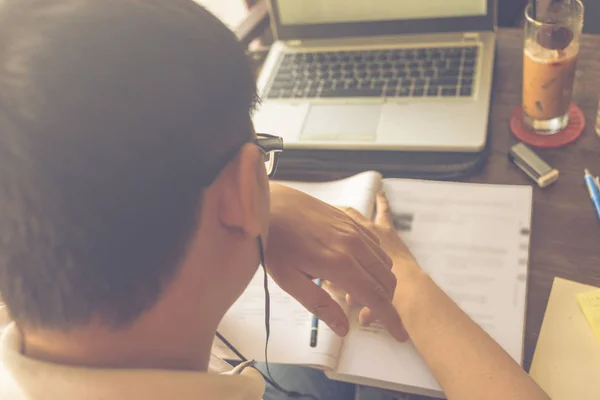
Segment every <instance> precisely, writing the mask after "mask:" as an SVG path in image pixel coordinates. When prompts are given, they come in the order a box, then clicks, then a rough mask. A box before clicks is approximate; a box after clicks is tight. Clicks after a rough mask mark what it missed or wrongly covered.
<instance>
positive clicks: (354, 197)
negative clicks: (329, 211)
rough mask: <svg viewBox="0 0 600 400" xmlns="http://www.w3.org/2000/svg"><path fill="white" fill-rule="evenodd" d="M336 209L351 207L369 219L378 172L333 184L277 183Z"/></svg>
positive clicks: (376, 188) (379, 183)
mask: <svg viewBox="0 0 600 400" xmlns="http://www.w3.org/2000/svg"><path fill="white" fill-rule="evenodd" d="M279 183H282V184H284V185H286V186H289V187H292V188H294V189H297V190H300V191H301V192H304V193H308V194H310V195H311V196H313V197H316V198H317V199H319V200H321V201H324V202H325V203H329V204H332V205H334V206H337V207H352V208H354V209H355V210H356V211H358V212H360V213H361V214H363V215H365V216H367V217H368V218H371V216H372V214H373V208H374V204H375V195H376V194H377V192H378V191H379V190H380V188H381V175H380V174H379V172H375V171H367V172H362V173H360V174H358V175H354V176H351V177H349V178H346V179H342V180H339V181H333V182H279Z"/></svg>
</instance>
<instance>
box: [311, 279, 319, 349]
mask: <svg viewBox="0 0 600 400" xmlns="http://www.w3.org/2000/svg"><path fill="white" fill-rule="evenodd" d="M315 283H316V284H317V285H318V286H321V279H317V280H316V281H315ZM318 336H319V318H317V316H316V315H314V314H313V316H312V324H311V327H310V347H317V337H318Z"/></svg>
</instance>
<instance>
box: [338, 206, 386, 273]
mask: <svg viewBox="0 0 600 400" xmlns="http://www.w3.org/2000/svg"><path fill="white" fill-rule="evenodd" d="M343 210H344V212H345V213H346V214H348V216H349V217H350V218H352V219H353V220H354V222H355V224H356V226H357V227H358V228H359V229H360V231H361V232H362V233H364V234H365V235H366V236H367V237H369V238H371V239H374V242H375V243H373V244H372V245H371V249H372V250H373V251H374V252H375V253H376V254H377V256H378V257H379V258H380V259H381V261H382V262H383V263H384V264H385V265H386V266H387V267H388V268H390V269H391V268H392V264H393V261H392V259H391V258H390V256H389V255H388V254H387V253H386V252H385V251H384V250H383V249H382V248H381V246H380V245H379V243H380V241H379V238H378V237H377V235H375V234H374V233H373V231H371V230H370V229H369V228H367V226H365V225H369V224H370V223H371V222H370V221H369V220H368V219H367V218H365V217H364V216H363V215H362V214H361V213H359V212H358V211H356V210H355V209H353V208H344V209H343Z"/></svg>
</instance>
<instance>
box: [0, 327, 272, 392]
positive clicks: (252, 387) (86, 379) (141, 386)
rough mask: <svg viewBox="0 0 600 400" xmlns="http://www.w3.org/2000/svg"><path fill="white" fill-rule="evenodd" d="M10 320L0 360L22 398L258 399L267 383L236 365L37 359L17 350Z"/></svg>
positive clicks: (18, 341)
mask: <svg viewBox="0 0 600 400" xmlns="http://www.w3.org/2000/svg"><path fill="white" fill-rule="evenodd" d="M21 342H22V338H21V335H20V333H19V331H18V329H17V327H16V325H15V324H14V323H12V324H11V325H10V326H9V327H8V328H7V329H6V331H5V332H4V333H3V335H2V338H1V339H0V363H2V364H3V366H4V368H5V369H6V371H7V372H8V373H9V374H10V375H11V376H12V379H13V380H14V381H15V382H16V384H17V386H18V387H19V388H20V390H21V391H22V392H24V393H25V394H26V397H25V398H26V399H35V400H37V399H49V398H52V399H54V398H57V399H58V398H60V399H65V400H67V399H81V398H85V399H89V400H96V399H98V400H99V399H115V400H118V399H149V400H151V399H165V398H176V399H193V400H198V399H201V398H203V399H204V398H218V399H231V400H258V399H260V398H261V396H262V395H263V393H264V390H265V383H264V380H263V379H262V377H261V376H260V374H259V373H258V371H256V370H255V369H254V368H246V367H247V365H246V364H242V365H240V366H238V367H237V368H236V369H234V370H233V371H231V372H230V373H228V374H222V375H217V374H210V373H206V372H196V371H174V370H158V369H110V368H105V369H99V368H85V367H73V366H66V365H59V364H53V363H49V362H44V361H39V360H35V359H32V358H29V357H27V356H25V355H23V354H22V353H21V351H20V348H21ZM1 393H2V392H1V390H0V394H1Z"/></svg>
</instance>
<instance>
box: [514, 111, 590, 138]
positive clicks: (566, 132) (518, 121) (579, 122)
mask: <svg viewBox="0 0 600 400" xmlns="http://www.w3.org/2000/svg"><path fill="white" fill-rule="evenodd" d="M584 128H585V117H584V115H583V111H581V109H580V108H579V107H577V106H576V105H575V104H572V103H571V107H569V125H568V126H567V127H566V128H565V129H563V130H562V131H559V132H556V133H555V134H553V135H540V134H537V133H535V132H533V131H530V130H529V129H528V128H527V127H526V126H525V123H524V122H523V107H522V106H520V105H519V106H517V107H515V109H514V110H513V113H512V115H511V116H510V130H511V131H512V133H513V134H514V135H515V136H516V137H517V139H519V140H520V141H522V142H523V143H526V144H529V145H531V146H534V147H543V148H547V149H555V148H557V147H562V146H566V145H567V144H569V143H572V142H574V141H575V140H577V139H578V138H579V136H581V134H582V133H583V129H584Z"/></svg>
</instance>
